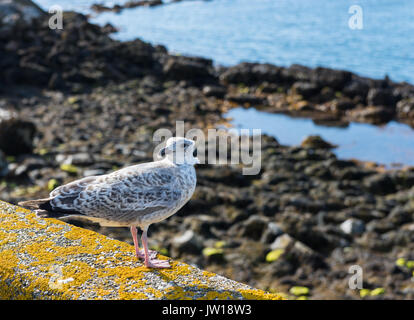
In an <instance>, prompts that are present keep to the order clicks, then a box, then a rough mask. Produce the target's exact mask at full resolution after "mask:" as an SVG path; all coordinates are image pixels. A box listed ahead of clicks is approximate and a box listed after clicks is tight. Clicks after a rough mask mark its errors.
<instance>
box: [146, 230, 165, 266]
mask: <svg viewBox="0 0 414 320" xmlns="http://www.w3.org/2000/svg"><path fill="white" fill-rule="evenodd" d="M147 230H148V227H145V228H143V232H142V237H141V239H142V245H143V246H144V252H145V266H146V267H148V268H171V265H170V264H169V262H168V261H167V260H158V259H154V258H152V257H150V255H149V252H148V241H147Z"/></svg>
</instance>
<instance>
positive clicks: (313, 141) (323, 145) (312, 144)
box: [301, 135, 336, 149]
mask: <svg viewBox="0 0 414 320" xmlns="http://www.w3.org/2000/svg"><path fill="white" fill-rule="evenodd" d="M301 147H303V148H311V149H332V148H336V146H335V145H333V144H331V143H329V142H326V141H325V140H323V139H322V138H321V137H320V136H318V135H314V136H308V137H306V138H305V139H304V140H303V141H302V143H301Z"/></svg>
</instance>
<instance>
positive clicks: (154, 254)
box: [137, 249, 158, 260]
mask: <svg viewBox="0 0 414 320" xmlns="http://www.w3.org/2000/svg"><path fill="white" fill-rule="evenodd" d="M157 255H158V252H157V251H154V250H148V258H149V259H150V260H153V259H155V258H156V257H157ZM137 258H138V259H145V250H144V249H139V250H138V253H137Z"/></svg>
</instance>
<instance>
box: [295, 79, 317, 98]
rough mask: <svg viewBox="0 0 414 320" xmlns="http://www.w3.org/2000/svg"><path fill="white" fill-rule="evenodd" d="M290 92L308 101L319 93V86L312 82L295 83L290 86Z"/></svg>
mask: <svg viewBox="0 0 414 320" xmlns="http://www.w3.org/2000/svg"><path fill="white" fill-rule="evenodd" d="M291 90H292V92H293V93H295V94H299V95H301V96H302V98H303V99H309V98H311V97H312V96H314V95H316V94H318V93H319V86H318V85H317V84H315V83H313V82H304V81H297V82H295V83H294V84H293V85H292V89H291Z"/></svg>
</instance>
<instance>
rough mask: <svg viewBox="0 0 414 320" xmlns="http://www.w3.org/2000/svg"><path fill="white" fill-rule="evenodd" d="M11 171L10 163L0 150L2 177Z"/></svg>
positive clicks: (0, 171) (0, 174)
mask: <svg viewBox="0 0 414 320" xmlns="http://www.w3.org/2000/svg"><path fill="white" fill-rule="evenodd" d="M8 173H9V164H8V163H7V160H6V156H5V155H4V153H3V152H2V151H1V150H0V177H4V176H6V175H7V174H8Z"/></svg>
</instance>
